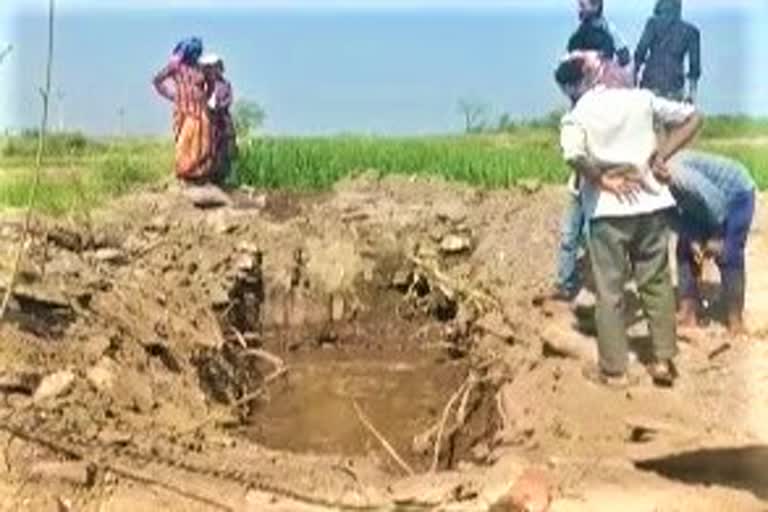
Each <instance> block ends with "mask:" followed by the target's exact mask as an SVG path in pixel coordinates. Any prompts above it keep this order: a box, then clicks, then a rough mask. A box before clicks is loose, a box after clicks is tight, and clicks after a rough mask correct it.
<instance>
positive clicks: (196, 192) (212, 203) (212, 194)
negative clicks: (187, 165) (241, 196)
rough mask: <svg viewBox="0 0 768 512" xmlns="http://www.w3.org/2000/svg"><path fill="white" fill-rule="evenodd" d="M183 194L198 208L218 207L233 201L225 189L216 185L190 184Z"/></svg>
mask: <svg viewBox="0 0 768 512" xmlns="http://www.w3.org/2000/svg"><path fill="white" fill-rule="evenodd" d="M183 194H184V196H185V197H186V198H187V199H189V200H190V201H192V204H194V205H195V206H197V207H198V208H218V207H222V206H228V205H229V204H231V202H232V201H231V199H230V198H229V196H228V195H227V194H226V193H225V192H224V191H223V190H221V189H220V188H219V187H216V186H214V185H202V186H190V187H187V188H185V189H184V191H183Z"/></svg>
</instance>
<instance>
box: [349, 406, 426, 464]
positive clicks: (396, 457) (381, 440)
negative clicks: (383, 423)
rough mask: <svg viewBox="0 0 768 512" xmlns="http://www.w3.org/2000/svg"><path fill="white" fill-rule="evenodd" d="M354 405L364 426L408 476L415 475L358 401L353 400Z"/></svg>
mask: <svg viewBox="0 0 768 512" xmlns="http://www.w3.org/2000/svg"><path fill="white" fill-rule="evenodd" d="M352 407H354V408H355V413H356V414H357V419H359V420H360V423H362V424H363V426H364V427H365V428H366V429H368V431H369V432H370V433H371V434H373V436H374V437H375V438H376V440H377V441H378V442H379V443H380V444H381V446H382V447H384V450H386V452H387V453H388V454H389V456H390V457H392V459H393V460H394V461H395V462H396V463H397V465H398V466H400V468H401V469H402V470H403V471H405V473H406V474H407V475H408V476H414V475H415V474H416V473H415V472H414V471H413V469H412V468H411V466H409V465H408V463H407V462H405V461H404V460H403V458H402V457H400V455H398V454H397V451H395V449H394V448H393V447H392V445H391V444H390V443H389V441H387V440H386V439H385V438H384V436H382V435H381V434H380V433H379V431H378V430H376V427H374V426H373V424H372V423H371V421H370V420H369V419H368V418H367V417H366V416H365V414H364V413H363V411H362V409H360V406H359V405H358V404H357V401H355V400H352Z"/></svg>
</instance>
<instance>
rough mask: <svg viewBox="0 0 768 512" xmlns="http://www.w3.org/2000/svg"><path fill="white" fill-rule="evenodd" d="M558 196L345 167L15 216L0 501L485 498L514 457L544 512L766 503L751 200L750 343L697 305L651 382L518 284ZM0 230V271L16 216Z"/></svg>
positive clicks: (443, 501) (540, 245) (547, 265)
mask: <svg viewBox="0 0 768 512" xmlns="http://www.w3.org/2000/svg"><path fill="white" fill-rule="evenodd" d="M565 197H566V196H565V191H564V190H562V189H560V188H546V187H545V188H541V189H537V187H530V186H528V187H526V190H522V189H520V190H518V189H512V190H506V191H494V192H488V191H481V190H476V189H472V188H469V187H465V186H461V185H456V184H447V183H444V182H442V181H438V180H422V179H408V178H386V179H383V180H380V179H378V178H377V177H376V176H375V175H373V174H370V175H364V176H362V177H359V178H356V179H354V180H350V181H347V182H343V183H340V184H339V185H338V186H337V187H336V188H335V189H334V190H333V191H331V192H328V193H323V194H313V195H298V194H289V193H280V194H268V195H267V196H266V201H264V200H263V198H262V197H257V196H248V195H247V194H245V193H239V194H238V195H237V198H236V201H235V204H234V205H230V206H226V207H221V208H212V209H199V208H195V207H194V206H193V205H192V204H191V203H190V202H189V200H188V198H187V197H185V195H184V194H183V193H182V191H180V190H178V189H174V188H170V189H158V190H154V191H147V192H143V193H141V194H137V195H134V196H131V197H127V198H124V199H122V200H120V201H118V202H116V203H114V204H112V205H110V206H109V207H108V208H106V209H105V210H103V211H99V212H95V213H94V214H93V215H92V216H91V217H90V218H88V219H78V220H77V221H73V220H70V219H39V220H38V222H37V223H36V225H35V230H34V232H35V236H34V238H33V242H32V244H31V245H30V250H29V257H28V258H26V259H25V261H24V265H23V268H22V273H21V280H20V285H19V287H18V291H17V294H16V297H15V300H14V302H13V304H12V309H11V314H10V315H9V320H10V321H9V322H6V323H5V324H4V325H3V326H2V335H1V336H2V344H0V390H2V397H1V398H2V399H3V400H2V401H1V402H0V414H1V415H2V417H3V420H2V429H1V430H0V446H2V447H3V448H4V449H3V450H2V464H0V510H78V511H79V510H84V511H86V510H87V511H90V510H94V511H95V510H98V511H121V510H126V511H127V510H131V511H136V510H172V511H173V510H179V511H181V510H184V511H192V510H222V509H223V510H254V511H256V510H259V511H261V510H267V511H268V510H284V511H301V510H307V511H312V510H462V511H464V510H467V511H473V510H478V511H484V510H488V509H489V507H490V506H491V504H493V503H494V502H496V501H498V500H499V498H500V497H502V496H504V495H505V494H506V493H507V492H508V491H509V489H510V488H511V487H512V485H513V484H514V483H515V482H516V481H517V480H518V477H520V475H521V474H522V473H523V471H524V470H526V468H530V467H537V468H543V469H544V470H545V471H546V474H547V476H546V482H547V483H548V486H549V489H548V494H550V495H551V498H552V503H551V510H553V511H572V510H573V511H576V510H578V511H603V510H604V511H615V510H617V507H618V506H619V505H620V506H621V507H622V510H631V511H634V510H636V511H649V512H651V511H670V512H671V511H698V510H701V511H704V510H722V511H727V510H733V511H765V510H768V476H767V475H768V427H766V425H768V398H767V397H768V393H766V389H767V388H768V357H767V356H768V353H767V352H768V343H766V341H768V340H766V338H768V260H766V259H765V258H764V255H765V254H766V250H768V235H766V232H765V231H764V229H768V227H766V226H768V214H766V211H765V210H764V209H763V208H760V209H759V211H758V219H757V222H756V225H755V229H754V232H753V235H752V238H751V240H750V246H749V262H748V265H749V270H748V278H749V298H748V308H749V322H750V328H751V333H752V335H751V336H749V337H748V338H745V339H738V340H735V339H730V338H728V336H727V335H726V334H725V333H724V332H723V329H722V326H720V325H718V324H717V323H716V322H715V323H713V324H711V325H710V326H709V327H707V328H706V329H704V330H703V331H702V333H701V335H700V336H697V337H696V339H695V340H683V341H681V344H680V346H681V355H680V357H679V361H678V362H679V367H680V370H681V374H682V377H681V379H680V380H679V382H678V384H677V385H676V386H675V388H673V389H671V390H665V389H659V388H655V387H654V386H653V385H652V384H651V383H650V382H649V379H648V378H647V377H646V376H645V374H644V372H643V368H642V366H641V365H640V363H634V364H633V371H636V372H637V373H638V375H640V376H641V377H642V379H641V383H640V384H639V385H637V386H634V387H632V388H631V389H629V390H626V391H615V390H609V389H603V388H598V387H595V386H594V385H592V384H590V383H588V382H586V381H585V380H584V379H583V378H582V377H581V367H582V365H583V364H584V361H585V360H588V359H589V358H590V357H593V354H594V339H593V338H592V337H590V336H589V335H587V334H582V333H580V332H579V331H578V330H576V328H575V324H576V317H575V316H574V315H573V313H572V312H571V311H570V310H569V309H568V308H564V307H561V306H557V305H553V304H548V303H544V304H542V303H540V302H539V301H538V300H536V298H537V297H538V296H539V295H540V294H541V292H542V291H543V290H546V289H547V287H548V285H549V283H550V280H551V275H552V272H553V269H554V250H555V249H554V248H555V244H556V241H557V227H558V224H559V215H560V211H561V208H562V206H563V203H564V199H565ZM764 204H765V202H764V201H761V202H760V205H761V206H762V205H764ZM0 230H1V232H2V238H1V239H0V258H1V259H0V261H1V262H2V264H3V266H2V268H0V271H2V272H4V275H3V276H2V277H3V280H2V282H5V279H6V277H7V272H8V269H9V267H10V264H9V262H10V261H12V255H13V250H14V249H15V247H16V244H17V241H18V238H19V228H18V222H17V219H15V218H13V217H11V216H8V217H7V218H6V219H4V221H3V223H2V225H0ZM630 323H633V324H634V325H632V326H631V330H632V333H633V335H634V336H635V337H636V338H637V343H636V346H637V352H638V354H639V355H640V358H641V359H642V348H643V346H644V343H646V344H647V341H644V331H643V325H642V322H630ZM564 348H565V350H563V349H564ZM265 354H267V356H268V357H265V356H264V355H265ZM275 357H277V358H278V359H275ZM57 372H59V374H58V376H56V377H55V378H52V377H51V375H54V374H56V373H57ZM46 393H47V396H46ZM249 397H250V399H248V398H249ZM452 398H455V400H454V401H451V402H450V403H451V404H452V405H453V407H451V408H447V409H446V404H448V403H449V401H450V400H451V399H452ZM244 399H248V400H244ZM356 407H357V408H358V409H359V410H360V411H364V414H365V416H366V417H367V419H368V420H369V423H370V424H372V425H373V426H374V427H375V428H376V430H377V431H378V432H379V438H380V439H381V438H384V439H386V440H388V441H390V442H391V444H392V445H393V447H394V449H395V451H397V452H398V453H399V454H401V456H402V458H403V459H404V460H405V464H406V465H407V466H409V467H410V468H411V469H412V470H413V471H414V473H415V474H414V475H412V476H409V475H407V474H406V470H405V469H404V468H403V467H401V465H398V464H397V463H395V462H393V459H392V457H391V456H390V455H389V454H388V453H387V451H386V450H385V449H384V448H383V447H382V444H381V442H380V439H377V436H376V435H375V434H373V433H372V432H371V430H370V429H369V428H367V427H366V426H365V425H364V421H362V420H361V419H360V417H359V416H358V415H357V413H356ZM446 410H447V413H445V411H446ZM443 417H445V420H446V421H445V422H443V421H442V420H443ZM441 424H444V428H443V429H442V430H443V434H442V437H441V442H440V443H438V445H439V447H440V450H439V452H438V455H439V456H438V457H437V469H438V471H436V472H434V473H432V472H430V471H429V470H430V467H431V466H432V465H433V459H434V452H435V450H434V446H435V444H436V443H435V437H436V433H437V431H438V430H440V429H439V426H440V425H441ZM408 507H410V508H408ZM504 510H507V509H504Z"/></svg>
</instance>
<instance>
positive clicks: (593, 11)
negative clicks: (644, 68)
mask: <svg viewBox="0 0 768 512" xmlns="http://www.w3.org/2000/svg"><path fill="white" fill-rule="evenodd" d="M579 22H580V23H579V27H578V28H577V29H576V32H575V33H574V34H573V35H572V36H571V39H570V40H569V46H570V42H571V40H572V39H573V38H574V37H579V36H578V34H579V32H580V31H584V30H586V29H589V28H598V29H603V30H605V31H606V32H607V33H608V34H609V35H610V37H611V45H612V46H613V50H614V52H615V56H616V61H617V62H618V63H619V66H622V67H623V66H626V65H627V64H629V62H630V60H631V58H632V56H631V55H630V52H629V47H628V46H627V44H626V43H625V42H624V39H623V38H622V37H621V34H619V32H618V30H616V27H614V26H613V24H612V23H610V22H609V21H608V20H607V19H605V15H604V14H603V0H579ZM577 49H578V48H577ZM569 51H570V49H569Z"/></svg>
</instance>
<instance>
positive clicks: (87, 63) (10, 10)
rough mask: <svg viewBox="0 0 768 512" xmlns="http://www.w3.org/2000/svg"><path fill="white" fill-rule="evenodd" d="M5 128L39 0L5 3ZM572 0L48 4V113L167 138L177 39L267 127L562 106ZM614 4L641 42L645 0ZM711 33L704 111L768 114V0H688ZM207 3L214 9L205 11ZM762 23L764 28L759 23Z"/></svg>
mask: <svg viewBox="0 0 768 512" xmlns="http://www.w3.org/2000/svg"><path fill="white" fill-rule="evenodd" d="M0 1H1V3H0V46H2V45H3V43H4V42H6V41H7V42H11V43H13V44H14V45H15V46H16V50H15V51H14V53H13V54H12V55H11V56H10V57H9V58H8V59H7V60H6V62H5V63H3V64H2V65H0V128H3V127H8V126H11V127H14V128H17V127H21V126H29V125H30V124H33V123H34V122H35V120H36V119H37V117H38V115H39V108H40V107H39V103H40V102H39V98H38V96H37V93H36V92H35V91H36V88H37V86H38V85H39V84H40V83H41V82H42V79H43V64H44V54H45V52H44V47H45V19H44V13H45V9H46V6H47V3H48V2H47V0H0ZM575 3H576V2H575V0H475V1H473V2H468V1H458V0H409V1H405V0H280V1H276V0H253V1H244V0H222V1H213V0H183V1H182V0H166V1H159V0H156V1H152V2H150V1H147V0H98V1H93V2H87V1H85V0H57V7H58V9H59V11H60V13H61V16H60V18H59V20H58V22H57V38H58V41H57V60H56V67H55V74H54V83H55V98H54V102H53V105H52V122H53V123H54V126H57V125H61V126H64V127H65V128H70V129H82V130H84V131H86V132H89V133H112V132H115V131H116V130H117V128H116V127H117V125H118V120H117V119H118V114H117V112H118V110H119V109H120V108H123V109H124V111H125V112H126V115H125V128H126V130H127V131H128V132H130V133H166V132H167V128H168V116H169V113H168V106H167V105H166V104H164V103H163V102H161V101H160V100H159V99H158V98H156V97H155V95H154V94H153V93H152V91H151V89H150V88H149V86H148V84H149V79H150V78H151V76H152V74H153V73H154V72H155V71H156V70H157V69H158V68H159V67H160V66H161V65H162V64H163V62H164V60H165V59H166V58H167V54H168V50H169V49H170V47H171V46H172V45H173V43H174V42H175V40H177V39H178V38H179V37H182V36H185V35H187V34H191V33H194V34H199V35H201V36H203V37H204V39H205V40H206V43H207V44H208V45H209V46H211V47H213V48H212V49H213V50H215V51H216V52H217V53H221V54H223V55H224V56H225V58H226V59H227V63H228V74H229V75H230V77H231V79H232V81H233V83H234V85H235V88H236V93H237V94H239V95H240V96H241V97H243V96H245V97H248V98H252V99H254V100H257V101H259V102H261V103H262V104H264V106H265V108H266V109H267V113H268V121H267V125H266V129H267V130H268V131H270V132H274V133H301V134H304V133H308V134H315V133H318V134H325V133H338V132H350V131H354V132H364V133H388V134H389V133H391V134H406V133H435V132H452V131H456V130H458V129H460V128H461V120H460V117H459V116H458V115H457V113H456V108H455V105H456V102H457V101H458V99H460V98H471V99H474V98H476V99H478V100H480V101H483V102H486V103H488V104H490V105H491V106H492V108H493V109H494V111H495V112H497V113H499V112H501V111H508V112H511V113H512V114H513V116H516V117H531V116H537V115H542V114H545V113H547V112H548V111H550V110H552V109H554V108H556V107H558V106H561V105H562V104H563V101H562V98H561V97H560V94H559V92H558V91H557V90H556V88H555V87H554V86H553V84H552V81H551V67H552V65H553V63H554V61H555V60H556V59H557V57H558V56H559V55H560V54H561V53H562V47H563V46H564V44H565V40H566V39H567V36H568V35H569V32H570V30H572V29H573V25H574V24H575V19H574V18H575V12H574V10H575V9H574V5H575ZM606 3H607V7H606V10H607V13H608V14H609V17H610V18H611V19H612V20H613V21H614V22H615V23H616V25H617V26H618V27H619V29H620V30H621V31H622V32H623V33H624V35H625V37H626V38H627V39H628V40H630V41H631V42H634V41H636V40H637V37H639V32H640V31H641V30H642V25H643V23H644V20H645V18H646V16H647V14H648V13H649V12H650V10H651V8H652V5H653V0H632V1H631V2H630V1H627V0H613V1H611V2H608V1H607V2H606ZM685 5H686V17H688V18H690V19H691V20H692V21H694V22H695V23H697V24H698V25H699V26H700V27H701V28H702V32H703V37H704V77H703V79H702V84H701V87H702V92H701V96H702V98H701V101H702V106H703V108H705V110H708V111H713V112H714V111H716V112H728V111H733V112H746V113H751V114H758V115H768V95H767V94H765V91H764V85H765V83H768V71H767V70H766V65H765V63H766V62H768V36H767V35H765V32H766V31H765V27H766V26H768V2H763V1H760V0H754V1H749V0H687V1H686V2H685ZM212 6H213V7H212ZM760 27H762V28H760Z"/></svg>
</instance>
